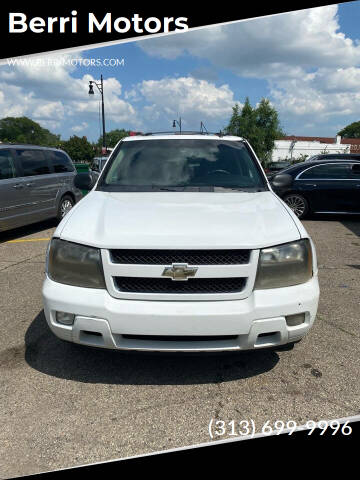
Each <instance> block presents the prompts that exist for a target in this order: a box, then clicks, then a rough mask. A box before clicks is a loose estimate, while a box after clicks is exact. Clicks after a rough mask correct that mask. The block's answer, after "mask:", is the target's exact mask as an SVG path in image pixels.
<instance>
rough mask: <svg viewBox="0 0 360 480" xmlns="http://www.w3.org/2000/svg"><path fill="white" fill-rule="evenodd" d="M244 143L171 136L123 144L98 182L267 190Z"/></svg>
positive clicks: (117, 186)
mask: <svg viewBox="0 0 360 480" xmlns="http://www.w3.org/2000/svg"><path fill="white" fill-rule="evenodd" d="M265 185H266V184H265V181H264V178H263V176H262V174H261V171H260V168H259V167H258V165H257V163H256V161H255V159H254V158H253V157H252V156H251V154H250V152H249V151H248V149H247V148H246V146H245V145H244V144H243V143H242V142H234V141H229V140H200V139H182V140H179V139H176V140H173V139H169V140H134V141H127V142H123V143H122V144H121V146H120V148H119V150H118V152H117V153H116V154H115V156H114V157H113V159H112V161H111V164H110V165H108V166H107V167H106V169H105V171H104V174H103V176H102V178H101V180H100V182H99V185H98V188H99V189H101V190H112V191H114V190H115V191H116V190H119V191H123V190H127V189H130V190H148V189H151V190H162V189H165V188H168V189H181V190H185V189H195V190H196V189H197V190H199V189H206V190H209V189H214V188H216V187H217V188H220V189H224V188H225V189H239V190H242V189H245V190H248V191H251V190H254V191H259V190H265V189H266V187H265Z"/></svg>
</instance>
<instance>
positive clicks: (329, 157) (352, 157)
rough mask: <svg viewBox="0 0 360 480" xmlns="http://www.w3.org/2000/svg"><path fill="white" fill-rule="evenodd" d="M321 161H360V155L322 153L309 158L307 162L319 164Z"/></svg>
mask: <svg viewBox="0 0 360 480" xmlns="http://www.w3.org/2000/svg"><path fill="white" fill-rule="evenodd" d="M320 160H360V155H359V154H357V153H320V154H319V155H313V156H312V157H309V158H307V159H306V160H305V162H319V161H320Z"/></svg>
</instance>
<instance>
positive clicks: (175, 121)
mask: <svg viewBox="0 0 360 480" xmlns="http://www.w3.org/2000/svg"><path fill="white" fill-rule="evenodd" d="M176 124H178V125H179V128H180V133H181V117H180V118H179V121H178V120H174V121H173V128H176Z"/></svg>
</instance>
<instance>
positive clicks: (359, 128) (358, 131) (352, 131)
mask: <svg viewBox="0 0 360 480" xmlns="http://www.w3.org/2000/svg"><path fill="white" fill-rule="evenodd" d="M337 134H338V135H341V136H342V137H344V138H360V122H353V123H350V124H349V125H347V126H346V127H344V128H343V129H342V130H340V132H338V133H337Z"/></svg>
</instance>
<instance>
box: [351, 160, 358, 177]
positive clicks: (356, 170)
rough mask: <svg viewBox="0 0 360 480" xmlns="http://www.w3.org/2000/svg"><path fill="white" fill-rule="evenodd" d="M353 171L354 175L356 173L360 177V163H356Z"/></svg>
mask: <svg viewBox="0 0 360 480" xmlns="http://www.w3.org/2000/svg"><path fill="white" fill-rule="evenodd" d="M351 171H352V173H355V175H360V163H355V164H354V165H353V166H352V167H351Z"/></svg>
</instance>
